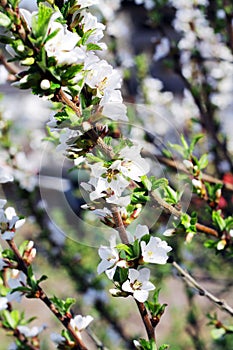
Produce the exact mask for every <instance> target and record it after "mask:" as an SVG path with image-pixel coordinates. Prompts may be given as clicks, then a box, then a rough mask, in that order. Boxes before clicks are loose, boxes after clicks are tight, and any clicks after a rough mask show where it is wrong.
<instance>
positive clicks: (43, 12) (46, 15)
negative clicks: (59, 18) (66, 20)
mask: <svg viewBox="0 0 233 350" xmlns="http://www.w3.org/2000/svg"><path fill="white" fill-rule="evenodd" d="M52 14H53V10H52V9H51V8H50V7H48V6H46V5H45V4H43V3H40V4H39V6H38V14H37V15H34V16H33V17H32V33H33V35H34V38H35V39H36V41H37V43H38V44H42V42H43V41H44V39H45V36H46V34H47V29H48V25H49V20H50V18H51V16H52Z"/></svg>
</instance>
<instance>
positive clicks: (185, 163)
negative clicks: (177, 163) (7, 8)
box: [183, 159, 193, 170]
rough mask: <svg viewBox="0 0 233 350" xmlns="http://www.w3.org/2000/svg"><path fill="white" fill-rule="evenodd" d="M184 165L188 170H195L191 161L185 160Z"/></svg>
mask: <svg viewBox="0 0 233 350" xmlns="http://www.w3.org/2000/svg"><path fill="white" fill-rule="evenodd" d="M183 164H184V166H185V168H187V169H188V170H191V169H193V163H192V162H191V161H190V160H187V159H185V160H183Z"/></svg>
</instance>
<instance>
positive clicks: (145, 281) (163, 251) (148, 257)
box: [97, 225, 172, 302]
mask: <svg viewBox="0 0 233 350" xmlns="http://www.w3.org/2000/svg"><path fill="white" fill-rule="evenodd" d="M127 235H128V240H129V242H130V243H129V244H128V245H122V244H119V245H117V243H116V238H117V236H116V233H114V234H113V235H112V236H111V238H110V246H104V245H101V246H100V248H99V256H100V258H101V259H102V260H101V262H100V263H99V265H98V267H97V272H98V273H99V274H100V273H102V272H105V273H106V275H107V276H108V278H109V279H111V280H113V281H114V282H115V285H116V286H117V289H116V290H110V292H111V293H112V294H113V295H116V296H128V295H133V297H134V298H135V299H136V300H138V301H139V302H145V301H146V300H147V299H148V296H149V291H151V290H154V289H155V286H154V285H153V284H152V283H151V282H150V281H149V278H150V270H149V269H148V268H146V267H143V268H141V265H144V264H146V263H150V264H166V262H167V259H168V255H167V253H168V252H170V251H171V250H172V248H171V247H170V246H169V245H168V244H167V242H165V241H162V240H161V239H160V238H159V237H154V236H151V235H150V234H149V229H148V227H147V226H146V225H137V227H136V229H135V233H134V234H131V233H130V232H127ZM123 252H124V253H123ZM122 253H123V254H122ZM117 269H123V270H124V271H126V272H127V273H126V275H124V278H123V279H121V278H119V276H118V275H117V274H116V271H117ZM124 292H127V293H124Z"/></svg>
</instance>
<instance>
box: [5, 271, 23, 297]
mask: <svg viewBox="0 0 233 350" xmlns="http://www.w3.org/2000/svg"><path fill="white" fill-rule="evenodd" d="M12 274H13V276H12V278H10V279H9V280H8V282H7V283H8V285H9V287H10V289H15V288H18V287H22V286H25V285H26V282H27V281H26V276H25V274H24V273H23V272H22V271H18V270H12ZM6 297H7V299H8V301H9V302H12V301H16V302H18V303H20V302H21V299H22V293H21V292H19V291H16V292H13V293H11V292H9V293H8V294H7V296H6Z"/></svg>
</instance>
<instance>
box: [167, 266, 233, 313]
mask: <svg viewBox="0 0 233 350" xmlns="http://www.w3.org/2000/svg"><path fill="white" fill-rule="evenodd" d="M172 265H173V266H174V267H175V269H176V270H177V271H179V273H180V274H181V276H182V277H183V278H184V280H185V282H186V283H187V284H189V285H191V286H193V287H194V288H196V290H197V291H198V292H199V294H200V295H202V296H205V297H206V298H208V299H209V300H210V301H212V302H213V303H215V304H216V305H217V306H218V307H219V308H220V309H221V310H223V311H225V312H227V313H228V314H229V315H231V316H233V308H232V307H231V306H229V305H228V304H227V303H226V302H225V300H221V299H219V298H217V297H216V296H214V295H213V294H212V293H210V292H209V291H207V290H206V289H205V288H204V287H202V286H201V285H200V284H199V283H198V282H197V281H196V280H195V279H194V278H193V277H192V276H191V275H190V274H189V273H188V272H187V271H186V270H184V269H183V268H182V267H181V266H180V265H179V264H177V262H175V261H173V263H172Z"/></svg>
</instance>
